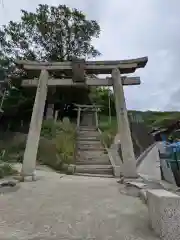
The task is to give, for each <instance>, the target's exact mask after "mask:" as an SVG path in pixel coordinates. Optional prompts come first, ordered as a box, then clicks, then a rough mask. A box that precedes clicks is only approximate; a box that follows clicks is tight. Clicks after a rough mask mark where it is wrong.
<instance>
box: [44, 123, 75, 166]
mask: <svg viewBox="0 0 180 240" xmlns="http://www.w3.org/2000/svg"><path fill="white" fill-rule="evenodd" d="M41 135H42V136H43V137H46V138H47V139H49V143H48V145H49V146H47V147H46V149H47V148H49V147H50V148H51V150H50V151H51V152H52V151H54V155H55V157H52V154H51V157H49V158H42V157H41V162H42V163H44V164H47V165H49V166H51V167H53V168H54V169H56V170H61V168H62V164H71V163H73V162H74V158H75V151H76V128H75V126H74V125H73V124H71V123H70V122H69V121H68V120H66V119H64V120H63V121H62V122H57V123H54V122H53V121H44V123H43V127H42V131H41ZM50 139H51V142H50ZM42 144H43V145H44V143H42ZM42 144H40V145H42ZM44 151H46V150H45V149H44V148H43V149H42V148H41V151H40V152H39V156H40V155H41V153H42V152H44ZM48 151H49V150H48ZM50 151H49V152H50Z"/></svg>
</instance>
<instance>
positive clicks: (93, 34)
mask: <svg viewBox="0 0 180 240" xmlns="http://www.w3.org/2000/svg"><path fill="white" fill-rule="evenodd" d="M21 13H22V15H21V20H20V21H19V22H13V21H10V22H9V23H8V24H7V25H6V26H3V27H2V28H1V29H0V78H1V79H4V78H5V76H6V75H8V74H9V73H12V72H13V73H14V72H15V70H17V69H16V66H15V65H14V64H13V62H14V60H16V59H17V58H20V59H27V60H38V61H65V60H71V59H72V58H73V57H77V58H81V57H83V58H86V59H87V58H91V57H96V56H98V55H100V53H99V51H98V50H97V49H96V48H95V47H94V46H93V45H92V43H91V42H92V38H98V37H99V34H100V27H99V25H98V23H97V22H96V21H93V20H87V19H86V16H85V14H83V13H82V12H81V11H78V10H77V9H70V8H68V7H67V6H65V5H59V6H58V7H54V6H48V5H42V4H41V5H39V6H38V7H37V9H36V11H35V12H34V13H33V12H27V11H25V10H22V11H21ZM17 75H18V76H20V75H21V74H20V73H19V72H18V74H17ZM17 82H18V81H17V79H16V81H13V82H12V83H13V84H16V83H17ZM18 84H19V83H18ZM19 85H20V84H19ZM16 87H17V84H16ZM33 96H34V93H32V96H28V97H27V94H26V95H24V94H22V89H20V91H19V92H16V94H14V92H12V93H11V91H10V94H9V99H8V100H7V101H6V102H5V105H4V108H5V109H6V111H4V112H8V111H9V112H12V111H11V108H12V106H11V107H10V105H12V102H13V109H16V112H18V109H19V108H21V107H22V104H23V105H24V104H25V103H24V102H25V101H28V102H29V103H30V102H32V103H33V101H32V99H33ZM25 97H26V98H25ZM25 105H26V104H25ZM28 106H29V107H30V108H32V106H30V105H28ZM13 112H14V111H13ZM21 113H23V111H21Z"/></svg>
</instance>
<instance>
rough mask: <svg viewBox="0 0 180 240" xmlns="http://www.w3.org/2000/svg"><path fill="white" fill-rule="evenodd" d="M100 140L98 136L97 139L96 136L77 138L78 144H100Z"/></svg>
mask: <svg viewBox="0 0 180 240" xmlns="http://www.w3.org/2000/svg"><path fill="white" fill-rule="evenodd" d="M100 140H101V139H100V137H98V136H97V137H96V136H95V137H93V136H92V137H91V136H90V137H89V136H78V137H77V141H78V142H80V141H84V142H88V141H89V142H99V141H100Z"/></svg>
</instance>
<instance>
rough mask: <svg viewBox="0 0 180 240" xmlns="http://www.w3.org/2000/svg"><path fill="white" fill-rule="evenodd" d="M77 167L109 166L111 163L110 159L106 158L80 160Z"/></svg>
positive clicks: (77, 161)
mask: <svg viewBox="0 0 180 240" xmlns="http://www.w3.org/2000/svg"><path fill="white" fill-rule="evenodd" d="M76 164H77V165H109V164H110V161H109V158H108V157H105V158H88V159H84V158H81V157H80V158H78V159H77V160H76Z"/></svg>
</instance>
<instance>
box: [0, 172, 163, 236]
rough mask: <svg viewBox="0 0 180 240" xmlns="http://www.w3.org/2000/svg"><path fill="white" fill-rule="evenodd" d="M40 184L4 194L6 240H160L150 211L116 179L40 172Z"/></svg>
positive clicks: (0, 205) (1, 232)
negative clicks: (151, 228)
mask: <svg viewBox="0 0 180 240" xmlns="http://www.w3.org/2000/svg"><path fill="white" fill-rule="evenodd" d="M37 176H38V178H37V181H36V182H25V183H22V184H21V186H20V188H19V190H18V191H16V192H13V193H12V192H11V193H6V194H4V195H0V239H2V240H3V239H4V240H5V239H6V240H7V239H8V240H17V239H18V240H23V239H26V240H41V239H42V240H52V239H54V240H60V239H63V240H66V239H67V240H69V239H70V240H71V239H77V240H85V239H89V240H91V239H92V240H94V239H98V240H110V239H112V240H125V239H126V240H145V239H146V240H157V239H159V238H156V237H155V236H154V234H153V232H152V231H151V230H150V229H149V227H148V214H147V208H146V206H145V205H143V204H142V202H141V201H140V200H139V199H138V198H135V197H131V196H127V195H123V194H121V193H120V190H121V189H120V188H121V186H122V185H120V184H118V183H117V182H116V180H115V179H111V178H96V177H80V176H63V175H59V174H57V173H54V172H48V171H37Z"/></svg>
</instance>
